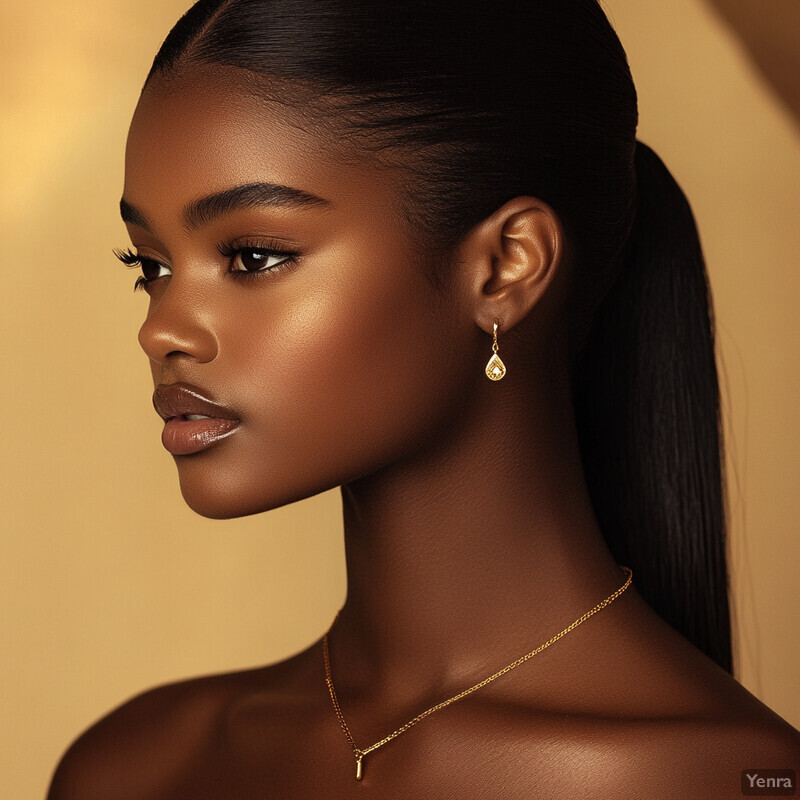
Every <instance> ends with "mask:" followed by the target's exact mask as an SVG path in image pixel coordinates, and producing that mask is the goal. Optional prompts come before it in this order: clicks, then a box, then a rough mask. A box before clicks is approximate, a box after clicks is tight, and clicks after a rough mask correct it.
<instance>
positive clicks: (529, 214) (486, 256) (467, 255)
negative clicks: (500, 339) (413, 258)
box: [459, 196, 565, 333]
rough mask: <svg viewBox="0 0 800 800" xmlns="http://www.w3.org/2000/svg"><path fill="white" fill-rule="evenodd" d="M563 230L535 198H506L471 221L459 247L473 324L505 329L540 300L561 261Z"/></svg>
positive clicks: (551, 210) (519, 319) (554, 216)
mask: <svg viewBox="0 0 800 800" xmlns="http://www.w3.org/2000/svg"><path fill="white" fill-rule="evenodd" d="M564 249H565V241H564V229H563V226H562V224H561V221H560V220H559V218H558V216H557V215H556V213H555V211H553V209H552V208H551V207H550V206H549V205H547V203H545V202H543V201H542V200H539V199H537V198H535V197H529V196H521V197H515V198H513V199H512V200H509V201H508V202H507V203H505V204H504V205H502V206H501V207H500V208H498V209H497V211H495V212H494V213H493V214H492V215H491V216H489V217H487V218H486V219H484V220H483V221H482V222H480V223H479V224H478V225H476V226H475V227H474V228H473V229H472V230H471V231H470V232H469V233H468V234H467V236H466V237H465V238H464V240H463V241H462V243H461V245H460V246H459V250H460V254H461V259H460V260H461V263H462V269H465V273H462V274H464V278H465V279H466V280H467V281H468V287H467V288H468V291H469V294H470V297H471V298H472V301H473V303H474V317H475V322H476V323H477V324H478V325H479V326H480V327H481V328H482V329H483V330H484V331H486V332H487V333H491V331H492V328H493V323H494V321H495V320H499V330H500V331H508V330H509V329H511V328H513V327H514V326H515V325H516V324H517V323H518V322H520V321H521V320H522V319H524V318H525V317H526V316H527V315H528V313H529V312H530V311H531V309H532V308H533V307H534V306H535V305H536V304H537V303H538V302H539V300H540V299H541V297H542V296H543V294H544V293H545V290H546V289H547V287H548V286H549V285H550V283H551V282H552V281H553V278H554V276H555V274H556V273H557V272H558V268H559V266H560V265H561V263H562V261H563V253H564Z"/></svg>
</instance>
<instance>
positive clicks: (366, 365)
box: [220, 253, 468, 510]
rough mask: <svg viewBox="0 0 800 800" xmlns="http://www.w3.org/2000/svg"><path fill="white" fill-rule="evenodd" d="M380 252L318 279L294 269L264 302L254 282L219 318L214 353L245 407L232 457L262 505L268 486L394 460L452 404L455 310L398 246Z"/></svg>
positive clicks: (461, 358)
mask: <svg viewBox="0 0 800 800" xmlns="http://www.w3.org/2000/svg"><path fill="white" fill-rule="evenodd" d="M382 255H383V257H382V258H381V259H380V260H378V259H377V258H372V259H370V258H368V257H362V258H363V259H364V260H363V262H362V263H363V266H362V268H360V269H357V268H355V267H353V265H352V263H351V265H350V266H349V267H347V266H346V265H344V264H343V265H342V267H341V270H339V272H338V278H337V279H336V280H330V281H328V282H327V283H325V284H324V285H323V284H321V283H320V282H316V283H315V282H314V281H312V280H310V277H311V276H309V280H308V281H307V280H300V276H299V275H298V280H296V281H295V282H291V281H286V282H285V283H284V284H283V287H284V288H282V289H281V290H278V289H277V285H276V287H269V288H267V290H266V291H270V289H272V288H275V291H274V292H272V293H271V294H270V296H269V301H268V302H266V300H262V302H261V303H259V302H258V297H257V295H258V294H260V293H259V292H254V293H252V294H251V297H253V301H252V303H253V304H252V306H251V307H249V308H247V309H246V310H245V309H242V308H240V309H239V312H240V313H239V315H238V319H239V321H240V324H239V326H236V327H228V323H227V322H226V330H225V332H224V334H223V335H221V336H220V342H221V343H223V342H224V345H223V349H222V350H221V351H220V358H221V361H222V362H223V363H224V373H225V374H226V375H228V376H230V379H231V385H232V390H233V391H234V392H235V396H232V397H231V400H232V401H233V402H236V404H237V407H238V408H240V409H241V410H242V413H243V415H244V416H246V426H244V429H243V431H242V433H243V434H245V435H244V436H242V437H241V441H240V442H239V445H238V446H239V447H241V448H244V449H245V450H246V452H247V454H246V455H245V456H244V457H237V458H235V459H234V458H231V465H232V467H233V469H234V470H235V472H236V473H237V474H238V478H237V479H236V485H237V486H238V490H237V491H238V492H239V493H240V494H241V493H244V494H246V495H248V498H247V502H248V503H250V504H252V505H253V507H256V506H258V507H259V510H265V508H266V507H269V506H270V505H271V504H272V503H274V502H275V497H274V496H273V495H272V493H273V492H275V491H276V490H280V491H282V492H284V493H288V494H284V495H283V496H282V497H281V502H285V501H286V500H287V498H289V499H291V500H294V499H299V498H300V497H302V496H308V495H309V494H313V493H316V492H319V491H323V490H325V489H328V488H331V487H333V486H336V485H339V484H341V483H344V482H347V481H349V480H353V479H355V478H357V477H360V476H362V475H364V474H367V473H369V472H371V471H374V470H376V469H378V468H380V467H381V466H382V465H385V464H388V463H391V462H392V461H395V460H397V459H398V458H401V457H402V456H403V455H405V454H407V453H408V452H410V451H412V450H413V449H414V448H415V447H418V446H420V445H421V444H423V443H424V442H425V441H426V440H427V438H428V437H429V436H430V435H432V432H433V431H434V430H435V429H436V427H437V420H438V421H441V418H442V415H443V414H446V413H447V412H448V409H450V408H451V407H452V405H453V403H454V402H455V395H456V394H457V387H458V385H459V379H458V374H459V372H463V370H464V367H465V362H466V361H467V360H468V355H467V349H468V348H466V347H464V348H462V349H460V350H459V347H458V344H457V341H458V335H457V332H456V331H454V330H452V328H453V326H454V322H453V320H454V319H455V316H456V315H455V313H453V310H452V309H442V308H440V307H439V305H438V303H437V302H436V300H437V298H436V296H435V295H434V293H433V290H432V289H431V288H430V286H429V284H428V283H427V281H426V280H425V278H424V276H422V275H421V274H420V273H419V271H418V269H417V268H416V267H415V266H413V265H412V264H411V263H410V262H406V261H405V259H404V257H403V256H402V254H395V255H394V257H393V258H392V257H390V258H387V257H386V253H383V254H382ZM376 263H377V264H378V266H377V267H375V268H371V266H372V264H376ZM326 274H332V273H326ZM264 297H266V296H264ZM248 305H249V303H248ZM242 312H244V313H242ZM226 317H227V319H230V315H226ZM234 385H235V387H236V388H235V390H234V389H233V386H234ZM439 427H441V425H439ZM233 444H234V442H233V440H231V445H233ZM231 453H232V454H233V448H231ZM239 455H240V456H242V455H243V454H242V453H241V452H240V454H239ZM233 477H234V476H233V475H232V474H229V478H230V479H233ZM231 488H232V487H231Z"/></svg>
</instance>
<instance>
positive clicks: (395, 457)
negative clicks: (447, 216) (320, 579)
mask: <svg viewBox="0 0 800 800" xmlns="http://www.w3.org/2000/svg"><path fill="white" fill-rule="evenodd" d="M289 115H290V111H289V110H287V107H286V106H283V105H279V104H268V103H266V102H265V101H261V100H255V99H253V98H252V97H250V96H248V95H247V94H246V93H245V92H237V91H236V88H235V85H233V84H232V83H231V82H230V81H229V80H223V79H222V77H221V76H219V75H217V76H215V74H214V72H213V71H209V70H204V71H202V72H201V71H195V72H194V73H193V75H188V76H184V77H181V78H176V79H174V80H173V81H172V82H171V83H170V84H168V85H166V86H164V85H162V86H159V85H158V84H156V85H155V86H154V87H153V88H148V89H147V90H146V91H145V93H144V95H143V96H142V98H141V100H140V102H139V105H138V107H137V109H136V113H135V115H134V119H133V122H132V125H131V130H130V135H129V139H128V148H127V154H126V169H125V188H124V193H123V201H124V202H123V216H124V217H126V222H127V225H128V230H129V232H130V236H131V240H132V243H133V245H134V249H135V251H136V252H137V253H138V255H139V257H140V258H142V259H144V262H143V267H142V270H143V272H144V274H145V277H148V278H150V281H149V283H148V284H147V286H146V291H147V293H148V294H149V296H150V302H149V308H148V312H147V318H146V320H145V322H144V324H143V325H142V328H141V331H140V335H139V340H140V342H141V345H142V347H143V349H144V351H145V352H146V354H147V356H148V357H149V359H150V364H151V367H152V373H153V379H154V382H155V384H156V387H157V389H156V396H155V402H156V405H157V407H158V408H159V412H160V413H161V414H162V416H164V417H167V418H169V421H167V423H166V426H165V434H164V443H165V446H167V447H168V449H169V450H170V451H171V452H173V454H174V456H175V461H176V464H177V466H178V472H179V475H180V483H181V491H182V493H183V496H184V498H185V499H186V501H187V503H188V504H189V505H190V506H191V507H192V508H193V509H194V510H195V511H197V512H198V513H200V514H203V515H204V516H208V517H216V518H222V517H234V516H242V515H246V514H252V513H256V512H259V511H264V510H267V509H270V508H275V507H277V506H281V505H284V504H286V503H289V502H292V501H295V500H298V499H301V498H303V497H308V496H311V495H313V494H316V493H318V492H321V491H324V490H326V489H329V488H332V487H334V486H337V485H340V484H343V483H347V482H350V481H353V480H355V479H356V478H359V477H362V476H365V475H368V474H370V473H374V472H376V471H378V470H380V469H382V468H386V467H390V466H397V465H398V464H401V462H403V461H405V460H413V459H414V458H415V457H418V456H419V455H420V454H421V451H422V450H423V449H424V448H426V447H431V446H433V445H434V443H435V438H436V436H437V434H439V435H441V434H442V433H443V429H444V428H446V427H447V422H448V421H452V419H453V418H454V414H455V413H456V406H457V405H458V404H459V403H460V402H461V401H460V398H463V397H466V396H467V394H468V392H469V386H470V385H474V382H475V381H476V380H479V379H480V378H481V377H482V373H481V364H480V363H476V358H475V343H476V341H477V337H479V336H482V337H484V338H487V341H488V337H485V335H484V334H481V332H480V331H479V330H478V328H477V327H476V325H475V323H474V321H473V319H472V318H471V316H470V314H469V303H468V302H466V295H464V296H463V299H462V298H461V297H460V290H459V287H458V283H457V282H456V283H454V284H453V288H454V291H453V295H452V299H449V300H448V301H447V302H443V300H442V297H441V296H440V295H439V294H438V293H437V292H435V291H434V290H433V289H432V288H431V285H430V284H429V282H428V281H427V279H426V278H425V275H424V272H423V270H422V269H421V268H420V264H419V260H418V259H416V260H415V257H414V256H415V254H414V252H413V251H412V248H411V246H410V244H409V236H408V227H407V226H408V223H407V222H406V221H405V219H404V218H403V217H402V215H401V212H400V207H399V204H398V198H397V196H396V194H395V190H396V187H397V186H398V180H399V178H398V176H397V174H394V173H392V172H390V171H389V170H387V169H383V170H381V169H378V168H377V167H376V166H370V164H369V161H368V159H365V160H364V162H363V163H362V164H361V165H359V166H354V165H353V163H352V161H351V160H348V161H349V162H350V163H348V164H344V163H341V160H337V159H336V158H335V156H334V155H333V150H332V149H330V148H329V147H328V146H327V145H326V138H325V134H323V133H322V132H321V131H320V130H319V129H313V130H310V131H309V130H306V131H304V130H301V129H300V128H298V127H296V126H293V125H292V124H290V119H291V118H290V116H289ZM270 185H272V186H270ZM275 185H277V186H282V187H290V189H291V191H288V190H286V189H275V188H274V186H275ZM241 187H250V188H248V189H242V188H241ZM221 193H222V194H221ZM312 196H313V197H312ZM209 198H210V199H209ZM314 198H318V199H314ZM276 251H277V252H276ZM287 253H288V254H290V255H288V256H287V255H286V254H287ZM426 257H427V256H426V254H425V253H424V252H423V253H422V259H423V260H424V259H425V258H426ZM462 294H463V293H462ZM481 341H482V340H481ZM485 349H486V350H487V352H488V343H487V344H486V348H485ZM483 380H484V381H485V378H483ZM177 384H181V386H177ZM198 398H199V399H198ZM203 398H205V400H208V401H211V402H212V403H215V404H217V405H218V406H220V407H221V409H222V410H217V409H215V408H213V407H209V406H208V404H207V403H205V402H204V401H203ZM187 414H188V415H190V417H199V418H198V419H191V418H190V419H186V418H185V415H187ZM206 417H210V419H207V418H206ZM220 417H224V418H225V419H220Z"/></svg>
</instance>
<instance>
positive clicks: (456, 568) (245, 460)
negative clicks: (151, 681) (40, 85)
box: [50, 0, 800, 800]
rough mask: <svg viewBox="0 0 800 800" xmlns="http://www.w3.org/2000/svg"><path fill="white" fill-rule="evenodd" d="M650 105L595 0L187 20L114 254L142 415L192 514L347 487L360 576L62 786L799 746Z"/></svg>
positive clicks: (196, 11) (695, 270) (436, 778)
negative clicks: (744, 670)
mask: <svg viewBox="0 0 800 800" xmlns="http://www.w3.org/2000/svg"><path fill="white" fill-rule="evenodd" d="M636 123H637V110H636V94H635V90H634V87H633V83H632V81H631V76H630V72H629V69H628V65H627V62H626V58H625V54H624V52H623V50H622V48H621V45H620V43H619V41H618V39H617V37H616V35H615V33H614V31H613V30H612V28H611V27H610V25H609V23H608V21H607V20H606V18H605V16H604V14H603V13H602V11H601V9H600V7H599V5H598V4H597V2H596V0H535V2H528V3H524V4H518V3H511V2H507V1H506V0H501V2H493V3H488V2H486V3H485V2H472V3H470V4H468V6H467V7H462V8H460V9H457V10H452V9H451V8H450V6H449V4H444V3H431V2H422V1H421V0H415V1H414V2H407V3H404V4H397V5H395V4H380V3H369V2H366V0H314V2H309V0H284V1H283V2H279V1H278V0H271V1H270V0H201V2H199V3H197V4H196V5H195V6H193V7H192V9H190V11H189V12H188V13H187V14H186V15H185V16H184V17H183V18H182V19H181V20H180V21H179V22H178V24H177V25H176V26H175V28H174V29H173V31H172V32H171V33H170V35H169V36H168V38H167V39H166V41H165V42H164V44H163V46H162V48H161V50H160V52H159V53H158V55H157V56H156V60H155V63H154V65H153V68H152V70H151V72H150V75H149V76H148V79H147V82H146V84H145V88H144V90H143V92H142V95H141V98H140V101H139V104H138V106H137V108H136V112H135V114H134V118H133V122H132V125H131V130H130V134H129V140H128V148H127V156H126V175H125V186H124V191H123V199H122V204H121V210H122V215H123V218H124V219H125V221H126V223H127V225H128V228H129V232H130V235H131V240H132V242H133V245H134V247H135V252H132V251H127V252H122V253H120V254H119V255H120V257H121V259H122V260H123V261H124V262H125V263H126V264H128V265H129V266H137V267H140V269H141V276H140V277H139V278H138V279H137V282H136V283H137V288H138V287H142V288H143V289H144V290H145V291H146V292H147V293H148V294H149V296H150V305H149V311H148V315H147V319H146V320H145V322H144V324H143V326H142V329H141V332H140V337H139V338H140V343H141V345H142V347H143V349H144V351H145V353H146V354H147V356H148V357H149V359H150V363H151V366H152V372H153V378H154V384H155V387H156V388H155V393H154V405H155V408H156V411H157V412H158V413H159V414H160V415H161V416H162V417H163V418H164V420H165V427H164V433H163V437H162V441H163V443H164V446H165V447H166V448H167V449H168V450H169V451H170V452H171V453H172V454H173V455H174V457H175V462H176V465H177V468H178V472H179V476H180V483H181V491H182V494H183V496H184V498H185V500H186V502H187V503H188V504H189V505H190V507H191V508H193V509H194V510H195V511H197V512H198V513H199V514H202V515H204V516H207V517H212V518H230V517H236V516H243V515H248V514H254V513H258V512H262V511H267V510H269V509H272V508H277V507H279V506H282V505H285V504H287V503H291V502H293V501H295V500H299V499H301V498H304V497H309V496H311V495H314V494H316V493H318V492H321V491H324V490H327V489H329V488H332V487H335V486H341V487H342V497H343V504H344V521H345V542H346V552H347V576H348V595H347V601H346V603H345V605H344V607H343V608H342V610H341V612H340V613H339V615H338V616H337V617H336V619H335V620H334V621H333V623H332V625H331V628H330V630H329V633H328V634H326V636H325V637H323V639H322V640H321V641H318V642H316V643H314V644H313V645H312V646H311V647H309V648H308V649H307V650H305V651H304V652H302V653H300V654H298V655H296V656H294V657H292V658H290V659H288V660H287V661H284V662H281V663H279V664H274V665H271V666H268V667H264V668H259V669H255V670H247V671H243V672H237V673H233V674H224V675H213V676H209V677H203V678H198V679H194V680H190V681H184V682H180V683H177V684H170V685H166V686H161V687H158V688H156V689H153V690H150V691H148V692H145V693H143V694H141V695H139V696H137V697H136V698H134V699H132V700H130V701H128V702H126V703H125V704H123V705H122V706H120V707H119V708H117V709H115V710H114V711H113V712H111V713H110V714H109V715H107V716H106V717H105V718H104V719H102V720H101V721H100V722H98V723H96V724H95V725H94V726H92V727H91V728H90V729H89V730H88V731H86V732H85V733H84V734H83V735H82V736H81V737H80V738H79V739H78V740H77V741H76V742H75V743H74V744H73V745H72V747H71V748H70V749H69V750H68V752H67V754H66V755H65V756H64V758H63V759H62V761H61V763H60V764H59V767H58V769H57V771H56V775H55V777H54V779H53V783H52V786H51V791H50V798H51V800H63V799H64V798H82V800H88V799H89V798H94V797H97V798H103V799H104V800H110V799H111V798H115V797H120V798H122V797H135V798H141V800H145V799H146V798H192V799H193V800H201V799H202V798H242V799H244V798H256V797H259V798H261V797H266V796H269V797H283V798H295V797H297V798H307V797H322V796H324V797H326V798H338V797H352V796H353V795H354V793H356V792H358V793H361V794H364V795H365V796H370V797H384V798H393V797H425V798H462V797H464V798H467V797H469V798H520V797H597V798H609V797H614V798H618V797H636V798H642V797H647V798H656V797H664V798H667V797H669V798H673V797H681V798H689V797H698V798H700V797H702V798H705V799H706V800H707V799H708V798H717V797H719V798H730V797H734V796H739V793H740V789H741V787H742V785H743V784H742V781H744V780H746V778H745V777H744V775H743V770H754V769H756V770H764V769H786V770H790V769H795V770H796V769H797V768H798V766H800V764H799V763H798V753H800V734H798V732H797V731H795V730H794V729H793V728H792V727H791V726H790V725H789V724H788V723H787V722H785V721H784V720H782V719H781V718H780V717H778V716H777V715H776V714H775V713H774V712H772V711H771V710H770V709H768V708H767V707H766V706H764V705H763V704H762V703H761V702H759V701H758V700H757V699H756V698H755V697H753V696H752V695H751V694H750V693H749V692H747V691H746V690H745V689H744V688H743V687H742V686H741V685H740V684H738V683H737V682H736V681H735V679H734V678H733V677H732V674H731V673H732V667H733V665H732V658H731V644H730V621H729V615H728V600H727V571H726V564H725V540H724V530H725V518H724V503H723V491H722V487H723V480H722V473H721V442H720V436H719V418H718V414H719V396H718V385H717V377H716V370H715V361H714V330H713V314H712V306H711V301H710V296H709V292H708V286H707V279H706V274H705V268H704V265H703V260H702V254H701V251H700V246H699V242H698V238H697V233H696V230H695V227H694V222H693V219H692V215H691V211H690V209H689V206H688V204H687V202H686V200H685V198H684V197H683V195H682V193H681V191H680V189H679V188H678V186H677V185H676V184H675V182H674V181H673V179H672V178H671V176H670V174H669V172H668V171H667V170H666V168H665V167H664V165H663V164H662V163H661V161H660V160H659V159H658V157H657V156H656V155H655V154H654V153H653V151H652V150H650V149H649V148H648V147H647V146H646V145H644V144H642V143H639V142H637V141H636V138H635V136H636ZM631 577H632V582H631ZM751 774H752V773H751Z"/></svg>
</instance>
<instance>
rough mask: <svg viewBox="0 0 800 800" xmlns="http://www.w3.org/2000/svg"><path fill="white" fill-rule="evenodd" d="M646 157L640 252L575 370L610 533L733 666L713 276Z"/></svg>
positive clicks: (669, 609) (640, 156)
mask: <svg viewBox="0 0 800 800" xmlns="http://www.w3.org/2000/svg"><path fill="white" fill-rule="evenodd" d="M635 163H636V177H637V184H638V206H637V209H636V217H635V221H634V225H633V229H632V232H631V237H630V241H629V243H628V249H627V255H626V256H625V258H624V260H623V264H622V266H621V272H620V275H619V276H618V278H617V279H616V280H615V282H614V283H613V285H612V287H611V288H610V290H609V292H608V294H607V296H606V297H605V299H604V300H603V302H602V304H601V305H600V307H599V310H598V314H597V317H596V319H595V321H594V323H593V326H592V329H591V331H590V333H589V337H588V340H587V344H586V347H585V349H584V351H583V353H582V356H581V361H580V364H579V365H578V368H577V370H576V371H575V376H576V377H575V383H574V392H575V406H576V415H577V424H578V433H579V438H580V446H581V452H582V456H583V461H584V468H585V471H586V477H587V481H588V484H589V491H590V494H591V497H592V502H593V503H594V507H595V511H596V513H597V516H598V519H599V521H600V525H601V529H602V530H603V533H604V536H605V538H606V541H607V543H608V545H609V547H610V549H611V551H612V553H613V554H614V557H615V558H616V559H617V561H618V562H619V563H621V564H626V565H628V566H630V567H631V568H632V569H633V574H634V576H636V585H637V587H638V589H639V592H640V593H641V595H642V596H643V597H644V599H645V600H646V601H647V602H648V603H649V604H650V605H651V606H652V607H653V608H654V609H655V611H657V612H658V613H659V614H660V615H661V616H662V617H663V618H664V619H665V620H666V621H667V622H668V623H670V625H672V626H673V627H674V628H676V629H677V630H678V631H679V632H680V633H682V634H683V635H684V636H685V637H686V638H687V639H688V640H689V641H691V642H692V643H693V644H695V645H696V646H697V647H698V648H699V649H700V650H702V651H703V652H705V653H706V654H707V655H708V656H710V657H711V658H712V659H713V660H714V661H716V662H717V663H718V664H719V665H720V666H721V667H723V668H724V669H725V670H727V671H728V672H732V671H733V664H732V654H731V631H730V614H729V606H728V576H727V568H726V554H725V549H726V544H725V540H726V536H725V530H726V520H725V491H724V485H723V470H722V464H723V449H722V447H723V444H722V435H721V428H720V403H719V385H718V382H717V371H716V363H715V351H714V316H713V306H712V300H711V295H710V290H709V285H708V278H707V274H706V270H705V264H704V260H703V254H702V250H701V247H700V241H699V238H698V234H697V229H696V227H695V222H694V217H693V215H692V211H691V208H690V207H689V203H688V201H687V200H686V197H685V196H684V194H683V192H682V191H681V189H680V187H679V186H678V184H677V183H676V182H675V180H674V179H673V177H672V175H671V174H670V172H669V170H668V169H667V168H666V167H665V166H664V164H663V162H662V161H661V159H660V158H659V157H658V156H657V155H656V154H655V153H654V152H653V151H652V150H651V149H650V148H649V147H648V146H647V145H645V144H643V143H641V142H637V144H636V156H635Z"/></svg>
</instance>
